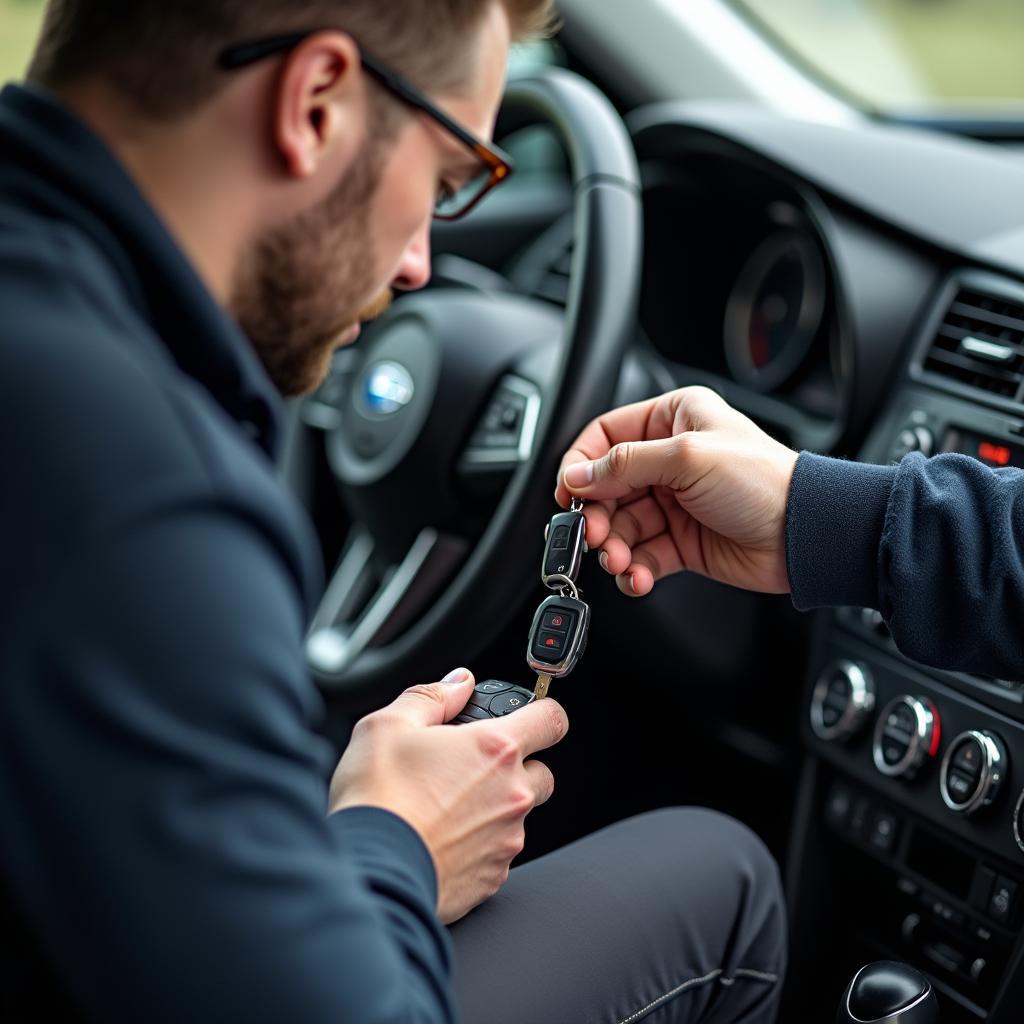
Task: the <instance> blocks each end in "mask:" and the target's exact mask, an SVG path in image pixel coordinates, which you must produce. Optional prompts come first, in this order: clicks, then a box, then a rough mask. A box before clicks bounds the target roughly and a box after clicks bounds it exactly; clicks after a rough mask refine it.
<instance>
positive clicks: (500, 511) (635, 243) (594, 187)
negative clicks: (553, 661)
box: [314, 69, 643, 707]
mask: <svg viewBox="0 0 1024 1024" xmlns="http://www.w3.org/2000/svg"><path fill="white" fill-rule="evenodd" d="M541 122H543V123H547V124H549V125H550V126H552V127H553V128H554V130H555V131H556V132H557V133H558V135H559V136H560V137H561V141H562V142H563V144H564V146H565V148H566V151H567V153H568V156H569V164H570V170H571V176H572V185H573V211H574V229H573V238H574V242H575V249H574V256H573V264H572V270H571V273H570V288H569V301H568V305H567V308H566V312H565V318H564V330H563V336H562V346H561V355H560V357H559V361H558V366H557V369H556V371H555V374H554V377H553V380H552V383H551V385H550V386H549V388H548V390H547V393H546V394H545V396H544V401H543V407H542V410H541V413H540V418H539V420H538V423H537V432H536V435H535V443H534V446H533V451H532V454H531V455H530V457H529V458H528V459H527V460H526V461H524V462H522V463H521V464H520V465H519V466H518V468H517V469H516V470H515V471H514V474H513V476H512V478H511V480H510V482H509V484H508V486H507V488H506V490H505V492H504V494H503V496H502V497H501V499H500V500H499V503H498V506H497V508H496V510H495V512H494V514H493V516H492V518H491V520H490V522H489V523H488V525H487V527H486V528H485V530H484V533H483V535H482V536H481V538H480V540H479V541H478V542H477V544H476V546H475V547H474V548H473V549H472V550H471V551H470V552H469V553H468V555H467V557H466V558H465V560H464V563H463V565H462V568H461V570H460V571H459V572H458V573H457V575H456V576H455V578H454V579H453V580H452V582H451V583H450V584H449V585H448V586H447V587H446V588H445V589H444V590H443V592H442V593H441V594H440V595H439V596H438V597H437V599H436V600H434V601H433V603H432V604H431V605H430V607H429V608H428V609H427V611H426V612H425V614H423V615H422V617H420V618H419V619H418V620H417V621H415V622H414V623H413V624H412V625H411V626H409V627H408V628H407V629H406V630H405V631H404V632H403V633H402V634H401V635H400V636H398V637H397V638H395V639H393V640H392V641H391V642H389V643H387V644H385V645H383V646H379V647H372V646H371V647H367V648H366V649H365V650H363V651H362V652H361V653H359V654H358V656H357V657H356V658H355V659H354V660H353V661H352V663H351V664H349V665H346V667H345V668H344V669H343V670H342V671H340V672H338V673H329V672H324V671H323V670H322V669H321V670H317V668H316V666H314V677H315V678H316V680H317V682H318V684H319V685H320V687H321V689H322V690H323V691H325V693H326V694H327V696H328V698H330V699H332V700H333V701H334V702H340V703H343V704H347V705H349V706H352V707H368V706H371V705H373V704H377V703H381V702H382V701H383V700H386V699H388V698H389V697H390V696H392V695H393V694H394V693H395V692H397V691H398V690H400V689H401V688H403V687H405V686H407V685H411V684H412V683H413V682H423V681H427V680H430V679H435V678H438V677H439V675H440V674H443V672H445V671H448V670H449V669H450V668H451V667H453V666H454V664H456V663H462V664H464V663H467V662H471V660H472V658H473V657H474V655H476V654H478V653H479V652H480V650H482V649H483V647H484V646H485V645H486V644H487V643H489V642H490V641H491V640H493V638H494V636H495V635H496V634H497V633H498V631H499V629H500V628H502V627H504V626H505V625H506V624H507V615H508V610H509V608H511V607H518V605H519V604H520V602H521V601H522V600H523V599H525V597H526V596H527V594H528V593H529V590H530V588H531V587H536V586H537V585H538V584H537V578H538V577H537V574H538V567H539V561H540V548H539V544H540V542H541V535H542V532H543V526H544V524H545V523H546V522H547V520H548V519H549V517H550V516H551V514H552V512H553V510H554V503H553V498H552V495H553V491H554V486H555V480H556V473H557V469H558V464H559V461H560V459H561V456H562V453H563V452H564V451H565V450H566V449H567V447H568V446H569V445H570V444H571V443H572V441H573V440H574V438H575V437H576V435H577V434H578V432H579V430H580V429H582V427H583V426H584V425H585V424H586V423H587V422H589V421H590V420H591V419H593V418H594V417H595V416H597V415H599V414H600V413H602V412H604V411H605V410H607V409H608V408H609V406H610V405H611V403H612V400H613V396H614V392H615V388H616V385H617V383H618V380H619V375H620V372H621V368H622V362H623V358H624V355H625V352H626V349H627V346H628V345H629V343H630V342H631V341H632V340H633V338H634V334H635V327H636V317H637V309H638V304H639V295H640V281H641V269H642V260H643V211H642V200H641V186H640V175H639V170H638V167H637V161H636V155H635V153H634V150H633V147H632V143H631V141H630V138H629V135H628V132H627V130H626V128H625V125H624V124H623V121H622V119H621V118H620V116H619V115H618V113H617V112H616V111H615V109H614V108H613V107H612V105H611V103H610V102H609V101H608V99H607V98H606V97H605V96H604V95H603V94H602V93H601V92H600V91H599V90H598V89H597V88H596V87H595V86H593V85H592V84H590V83H589V82H587V81H586V80H585V79H583V78H581V77H580V76H578V75H576V74H574V73H572V72H569V71H565V70H561V69H548V70H545V71H543V72H540V73H536V74H533V75H531V76H529V77H524V78H520V79H514V80H512V81H511V82H510V83H509V86H508V89H507V91H506V97H505V104H504V107H503V113H502V122H501V124H502V128H503V129H504V130H506V131H508V130H514V129H518V128H521V127H525V126H527V125H530V124H534V123H541ZM510 551H512V552H522V553H525V552H530V553H531V554H532V553H533V552H534V551H536V555H537V557H536V559H534V558H533V557H529V558H527V557H512V558H510V557H508V552H510ZM535 562H536V564H534V563H535ZM496 565H500V566H501V569H500V572H498V571H496V570H495V568H494V567H495V566H496ZM467 623H473V624H475V626H474V628H473V629H472V630H470V629H467ZM489 623H493V627H488V625H487V624H489ZM480 624H484V625H483V626H481V625H480ZM525 630H526V625H524V648H525Z"/></svg>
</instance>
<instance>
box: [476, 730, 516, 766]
mask: <svg viewBox="0 0 1024 1024" xmlns="http://www.w3.org/2000/svg"><path fill="white" fill-rule="evenodd" d="M480 745H481V750H482V752H483V754H484V755H485V756H486V757H488V758H490V759H491V760H492V761H495V762H497V763H498V764H501V765H505V764H510V763H514V762H516V761H518V760H519V745H518V744H517V743H516V741H515V740H514V739H513V738H512V737H511V736H510V735H509V734H508V733H506V732H500V731H498V730H496V729H487V730H483V729H482V730H481V731H480Z"/></svg>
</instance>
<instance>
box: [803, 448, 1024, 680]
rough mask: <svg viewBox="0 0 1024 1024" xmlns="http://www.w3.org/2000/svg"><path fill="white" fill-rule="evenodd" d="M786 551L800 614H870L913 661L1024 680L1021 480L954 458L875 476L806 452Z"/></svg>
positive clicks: (1022, 476)
mask: <svg viewBox="0 0 1024 1024" xmlns="http://www.w3.org/2000/svg"><path fill="white" fill-rule="evenodd" d="M786 553H787V562H788V569H789V579H790V586H791V588H792V594H793V601H794V604H795V605H796V606H797V607H798V608H800V609H801V610H806V609H810V608H818V607H827V606H838V605H858V606H863V607H869V608H876V609H878V610H879V611H880V612H881V613H882V615H883V616H884V618H885V620H886V622H887V623H888V625H889V628H890V630H891V631H892V634H893V638H894V639H895V641H896V645H897V646H898V647H899V649H900V650H901V651H902V652H903V653H904V654H906V655H907V656H908V657H910V658H913V659H914V660H915V661H919V662H921V663H923V664H927V665H932V666H934V667H936V668H942V669H947V670H950V671H959V672H970V673H973V674H977V675H986V676H992V677H996V678H1002V679H1014V680H1019V679H1024V641H1022V639H1021V629H1022V624H1024V471H1021V470H1017V469H998V470H994V469H989V468H988V467H987V466H985V465H984V464H983V463H981V462H978V461H976V460H974V459H970V458H967V457H966V456H963V455H940V456H937V457H935V458H932V459H925V458H924V457H923V456H922V455H920V454H914V455H909V456H907V458H905V459H904V460H903V461H902V462H901V463H900V464H899V466H890V467H880V466H868V465H862V464H859V463H853V462H844V461H839V460H836V459H827V458H822V457H820V456H817V455H811V454H808V453H806V452H805V453H804V454H803V455H801V456H800V459H799V461H798V463H797V467H796V472H795V474H794V477H793V484H792V488H791V491H790V499H789V513H788V520H787V525H786Z"/></svg>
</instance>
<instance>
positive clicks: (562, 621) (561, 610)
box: [526, 595, 590, 679]
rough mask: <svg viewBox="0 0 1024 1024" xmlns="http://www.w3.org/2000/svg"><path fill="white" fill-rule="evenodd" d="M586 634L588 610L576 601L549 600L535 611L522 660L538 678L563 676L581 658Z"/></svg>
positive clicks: (564, 599) (587, 630)
mask: <svg viewBox="0 0 1024 1024" xmlns="http://www.w3.org/2000/svg"><path fill="white" fill-rule="evenodd" d="M589 631H590V606H589V605H588V604H586V603H585V602H583V601H581V600H579V598H576V597H562V596H561V595H557V596H553V597H549V598H548V599H547V600H546V601H544V602H543V603H542V604H541V606H540V607H539V608H538V609H537V614H536V615H534V617H533V626H532V628H531V629H530V639H529V643H528V645H527V649H526V660H527V662H528V663H529V666H530V668H531V669H533V671H534V672H537V673H538V674H543V675H547V676H550V677H551V678H552V679H558V678H560V677H561V676H567V675H568V674H569V673H570V672H571V671H572V670H573V669H574V668H575V667H576V663H577V662H578V661H579V660H580V658H581V657H582V656H583V652H584V651H585V650H586V648H587V634H588V633H589Z"/></svg>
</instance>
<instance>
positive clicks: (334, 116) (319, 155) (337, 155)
mask: <svg viewBox="0 0 1024 1024" xmlns="http://www.w3.org/2000/svg"><path fill="white" fill-rule="evenodd" d="M365 90H366V77H365V75H364V74H363V73H362V68H361V64H360V58H359V48H358V47H357V46H356V43H355V40H353V39H352V37H351V36H348V35H346V34H345V33H343V32H318V33H317V34H316V35H313V36H310V37H309V38H308V39H306V40H304V41H303V42H302V43H300V44H299V46H297V47H296V48H295V49H294V50H293V51H292V52H291V54H289V56H288V59H287V60H286V62H285V64H284V67H283V68H282V70H281V74H280V77H279V79H278V81H277V85H276V89H275V106H274V141H275V144H276V146H277V149H278V151H279V152H280V154H281V157H282V159H283V161H284V165H285V167H286V169H287V171H288V173H289V174H290V175H292V176H293V177H296V178H310V177H312V176H313V175H314V174H315V173H316V172H317V170H318V169H319V168H320V167H321V165H322V164H323V163H324V161H325V160H329V161H330V163H331V166H332V168H335V169H337V168H338V167H339V166H341V165H342V164H344V163H347V162H348V161H350V160H351V159H353V158H354V157H355V154H356V153H357V152H358V150H359V147H360V146H361V144H362V140H363V137H364V136H365V133H366V91H365ZM332 177H333V178H334V179H335V180H336V175H332Z"/></svg>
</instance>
